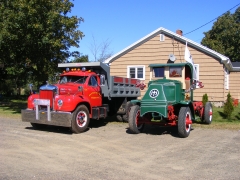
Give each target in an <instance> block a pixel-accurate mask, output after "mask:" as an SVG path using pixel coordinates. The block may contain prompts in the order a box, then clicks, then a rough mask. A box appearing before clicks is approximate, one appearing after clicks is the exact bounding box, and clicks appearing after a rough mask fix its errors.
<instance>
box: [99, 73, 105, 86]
mask: <svg viewBox="0 0 240 180" xmlns="http://www.w3.org/2000/svg"><path fill="white" fill-rule="evenodd" d="M104 85H105V75H103V74H101V75H100V86H104Z"/></svg>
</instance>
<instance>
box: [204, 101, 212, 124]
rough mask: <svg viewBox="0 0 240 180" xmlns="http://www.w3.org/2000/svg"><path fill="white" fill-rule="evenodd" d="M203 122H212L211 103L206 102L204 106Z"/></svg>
mask: <svg viewBox="0 0 240 180" xmlns="http://www.w3.org/2000/svg"><path fill="white" fill-rule="evenodd" d="M203 116H204V122H205V123H206V124H211V123H212V104H211V103H210V102H207V103H206V104H205V107H204V115H203Z"/></svg>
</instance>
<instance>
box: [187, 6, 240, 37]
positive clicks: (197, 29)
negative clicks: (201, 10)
mask: <svg viewBox="0 0 240 180" xmlns="http://www.w3.org/2000/svg"><path fill="white" fill-rule="evenodd" d="M239 5H240V3H239V4H237V5H235V6H234V7H232V8H231V9H229V10H228V11H231V10H232V9H234V8H235V7H237V6H239ZM228 11H226V12H228ZM226 12H225V13H226ZM225 13H223V14H222V15H224V14H225ZM222 15H220V16H222ZM220 16H218V17H216V18H215V19H213V20H211V21H209V22H208V23H206V24H204V25H202V26H200V27H198V28H197V29H194V30H192V31H190V32H188V33H186V34H183V35H184V36H185V35H187V34H190V33H192V32H194V31H196V30H198V29H200V28H202V27H203V26H206V25H207V24H209V23H211V22H213V21H214V20H216V19H218V18H219V17H220Z"/></svg>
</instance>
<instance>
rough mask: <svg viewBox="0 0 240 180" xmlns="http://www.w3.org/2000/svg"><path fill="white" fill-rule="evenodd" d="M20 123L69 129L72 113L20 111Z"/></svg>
mask: <svg viewBox="0 0 240 180" xmlns="http://www.w3.org/2000/svg"><path fill="white" fill-rule="evenodd" d="M21 114H22V121H24V122H30V123H37V124H46V125H53V126H63V127H71V125H72V122H71V120H72V113H70V112H55V111H51V112H48V111H38V113H37V111H35V110H29V109H26V110H21Z"/></svg>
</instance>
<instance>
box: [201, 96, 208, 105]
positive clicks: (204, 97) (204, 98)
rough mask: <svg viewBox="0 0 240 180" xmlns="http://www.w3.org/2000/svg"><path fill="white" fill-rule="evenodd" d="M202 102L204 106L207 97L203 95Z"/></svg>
mask: <svg viewBox="0 0 240 180" xmlns="http://www.w3.org/2000/svg"><path fill="white" fill-rule="evenodd" d="M202 102H203V105H204V106H205V104H206V102H208V95H207V94H204V95H203V97H202Z"/></svg>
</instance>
